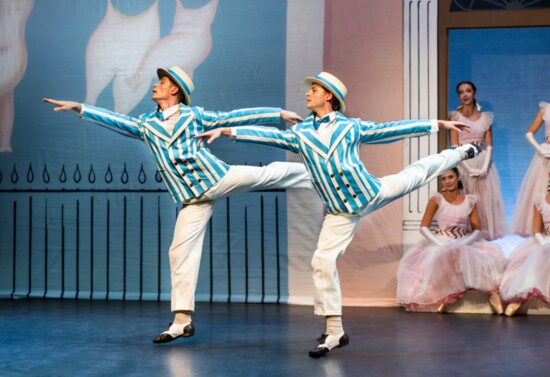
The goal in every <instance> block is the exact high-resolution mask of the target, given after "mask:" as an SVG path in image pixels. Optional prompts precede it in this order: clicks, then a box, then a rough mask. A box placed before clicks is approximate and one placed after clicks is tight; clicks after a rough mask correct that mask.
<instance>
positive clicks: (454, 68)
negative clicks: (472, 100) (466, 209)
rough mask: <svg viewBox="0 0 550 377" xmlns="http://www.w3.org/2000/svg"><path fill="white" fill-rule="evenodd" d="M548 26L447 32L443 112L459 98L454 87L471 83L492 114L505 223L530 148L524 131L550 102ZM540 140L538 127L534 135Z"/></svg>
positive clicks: (482, 103)
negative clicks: (542, 106) (545, 103)
mask: <svg viewBox="0 0 550 377" xmlns="http://www.w3.org/2000/svg"><path fill="white" fill-rule="evenodd" d="M548 41H550V28H549V27H539V28H534V27H532V28H506V29H499V28H495V29H457V30H450V31H449V83H448V87H449V92H448V96H449V97H448V98H449V111H451V110H454V109H456V107H457V106H458V105H459V103H460V102H459V100H458V97H457V95H456V90H455V88H456V85H457V83H458V82H460V81H462V80H471V81H473V82H474V83H475V84H476V86H477V91H478V93H477V99H478V102H479V103H480V104H481V105H482V106H483V108H482V111H492V112H494V116H495V118H494V123H493V146H494V149H493V155H494V163H495V164H496V166H497V169H498V172H499V175H500V180H501V184H502V194H503V198H504V204H505V207H506V214H507V218H508V223H509V224H511V220H512V214H513V211H514V204H515V202H516V197H517V194H518V191H519V188H520V186H521V182H522V179H523V176H524V174H525V173H526V171H527V168H528V167H529V164H530V162H531V159H532V158H533V154H534V150H533V149H532V147H531V146H530V145H529V144H528V143H527V141H526V140H525V136H524V135H525V133H526V132H527V129H528V128H529V126H530V124H531V122H532V121H533V119H534V118H535V116H536V114H537V111H538V110H539V102H541V101H545V102H550V86H549V85H548V82H550V69H548V67H550V44H549V43H548ZM536 138H537V140H539V141H540V142H542V141H543V140H544V126H542V127H541V128H540V130H539V132H538V133H537V135H536Z"/></svg>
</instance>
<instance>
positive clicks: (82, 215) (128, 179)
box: [0, 165, 287, 303]
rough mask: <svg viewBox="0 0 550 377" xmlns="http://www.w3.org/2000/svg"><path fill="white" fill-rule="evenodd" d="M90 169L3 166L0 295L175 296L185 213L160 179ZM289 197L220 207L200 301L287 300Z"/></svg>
mask: <svg viewBox="0 0 550 377" xmlns="http://www.w3.org/2000/svg"><path fill="white" fill-rule="evenodd" d="M82 170H83V169H82V168H81V167H80V166H78V165H76V166H75V168H74V169H68V168H66V167H65V166H64V165H63V166H61V167H60V168H59V169H58V171H57V172H56V173H55V174H52V173H51V169H48V168H47V167H46V166H44V167H43V168H42V169H40V171H39V173H38V174H37V173H36V172H35V169H34V168H33V167H32V165H28V167H26V168H25V169H24V170H21V169H20V168H18V167H17V166H13V168H12V169H11V171H9V172H6V171H1V170H0V198H1V201H0V210H1V212H0V213H1V216H0V223H1V226H0V271H1V274H0V296H1V297H10V298H16V297H27V298H29V297H43V298H70V299H90V300H93V299H105V300H111V299H116V300H159V301H160V300H169V298H170V292H169V291H170V271H169V266H168V255H167V254H168V247H169V245H170V242H171V238H172V233H173V229H174V224H175V221H176V217H177V213H178V208H177V207H176V206H175V205H174V204H173V202H172V201H171V199H170V195H169V194H168V192H167V190H166V189H165V188H164V185H163V184H162V181H161V178H160V175H159V173H158V172H155V173H154V174H152V176H153V177H154V179H153V180H152V182H149V180H148V174H147V173H146V169H145V168H144V167H143V165H141V167H140V169H139V171H137V172H136V174H130V172H129V169H128V168H127V167H126V165H124V167H123V169H122V171H120V172H115V171H113V170H114V169H112V168H111V166H107V167H106V168H105V169H104V171H102V172H101V173H100V174H98V173H97V172H96V169H95V168H94V167H93V166H90V167H89V168H88V169H86V171H84V172H83V171H82ZM98 177H99V179H98ZM132 177H136V179H135V180H133V179H132ZM285 200H286V193H285V191H284V190H276V191H263V192H254V193H248V194H245V195H242V196H235V197H229V198H225V199H223V200H221V201H219V202H218V203H217V204H216V207H215V210H214V214H213V216H212V219H211V220H210V223H209V227H208V230H207V234H206V237H205V244H204V248H203V255H202V261H201V269H200V274H199V282H198V288H197V295H196V298H197V301H211V302H212V301H226V302H277V303H278V302H280V301H281V300H284V299H285V298H286V294H287V289H286V284H287V283H286V280H287V279H286V258H287V253H286V242H285V241H284V240H285V239H286V207H285V206H284V205H281V204H280V203H281V201H282V202H283V203H284V201H285Z"/></svg>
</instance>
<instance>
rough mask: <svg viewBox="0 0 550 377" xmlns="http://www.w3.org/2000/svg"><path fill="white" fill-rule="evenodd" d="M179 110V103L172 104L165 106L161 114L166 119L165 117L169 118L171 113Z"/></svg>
mask: <svg viewBox="0 0 550 377" xmlns="http://www.w3.org/2000/svg"><path fill="white" fill-rule="evenodd" d="M179 111H180V105H179V104H177V105H174V106H170V107H169V108H167V109H166V110H164V111H163V112H162V116H163V117H164V119H165V120H166V119H168V118H170V117H171V116H172V115H174V114H175V113H178V112H179Z"/></svg>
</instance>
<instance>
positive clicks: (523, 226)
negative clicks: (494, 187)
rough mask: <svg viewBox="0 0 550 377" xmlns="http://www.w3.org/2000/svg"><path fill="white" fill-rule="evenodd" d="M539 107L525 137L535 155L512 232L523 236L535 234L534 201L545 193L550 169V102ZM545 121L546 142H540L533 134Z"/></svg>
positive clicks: (516, 208)
mask: <svg viewBox="0 0 550 377" xmlns="http://www.w3.org/2000/svg"><path fill="white" fill-rule="evenodd" d="M539 108H540V110H539V111H538V112H537V116H536V117H535V119H534V120H533V123H531V126H530V127H529V129H528V130H527V133H526V134H525V138H526V139H527V141H528V142H529V144H531V146H532V147H533V149H534V150H535V156H533V160H532V161H531V165H529V169H527V173H525V176H524V177H523V182H522V183H521V187H520V189H519V194H518V197H517V200H516V206H515V207H514V217H513V219H512V232H514V233H515V234H517V235H519V236H523V237H529V236H530V235H532V234H533V219H534V218H535V207H533V202H534V200H535V197H536V196H538V195H541V194H544V192H545V188H544V187H545V185H546V182H547V180H548V172H549V170H550V166H549V165H548V163H549V161H550V104H549V103H547V102H540V103H539ZM543 123H544V125H545V128H544V135H545V142H544V143H542V144H539V143H538V142H537V141H536V140H535V137H534V136H533V135H534V134H536V133H537V131H538V130H539V128H540V127H541V126H542V124H543Z"/></svg>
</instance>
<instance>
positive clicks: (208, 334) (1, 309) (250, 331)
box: [0, 299, 550, 377]
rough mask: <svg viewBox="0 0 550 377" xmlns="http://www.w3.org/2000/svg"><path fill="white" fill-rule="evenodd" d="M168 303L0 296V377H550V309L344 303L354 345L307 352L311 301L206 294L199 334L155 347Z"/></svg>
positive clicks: (312, 329) (313, 320) (317, 321)
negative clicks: (226, 300) (210, 300)
mask: <svg viewBox="0 0 550 377" xmlns="http://www.w3.org/2000/svg"><path fill="white" fill-rule="evenodd" d="M169 310H170V305H169V303H167V302H161V303H157V302H120V301H108V302H105V301H72V300H63V301H61V300H38V299H34V300H23V299H22V300H0V347H1V348H0V376H3V377H8V376H10V377H11V376H170V377H176V376H191V377H203V376H208V377H218V376H262V377H268V376H300V377H309V376H314V377H322V376H331V377H339V376H384V377H388V376H430V377H431V376H500V377H504V376H514V377H515V376H529V377H537V376H540V377H543V376H549V375H550V361H549V360H550V316H518V317H512V318H507V317H502V316H494V315H490V314H443V315H441V314H434V313H406V312H405V311H404V310H402V309H400V308H344V326H345V328H346V331H347V332H348V334H349V336H350V345H349V346H347V347H345V348H342V349H338V350H335V351H333V352H331V353H329V354H328V356H327V357H325V358H322V359H311V358H309V357H308V355H307V351H308V350H309V349H311V348H313V347H314V346H315V344H316V342H315V338H316V337H317V336H318V335H319V334H320V333H321V332H322V331H323V330H324V321H323V320H322V318H319V317H314V316H313V314H312V312H313V310H312V308H311V307H304V306H289V305H273V304H265V305H261V304H248V305H245V304H223V303H214V304H207V303H199V304H198V305H197V312H196V315H195V316H194V322H195V326H196V332H195V336H194V337H192V338H188V339H178V340H176V341H174V342H172V343H168V344H165V345H155V344H153V343H152V341H151V339H152V338H153V337H154V336H156V335H157V334H158V333H159V332H160V331H161V330H163V329H164V328H165V327H166V326H167V324H168V322H169V321H170V319H171V315H170V313H169Z"/></svg>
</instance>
